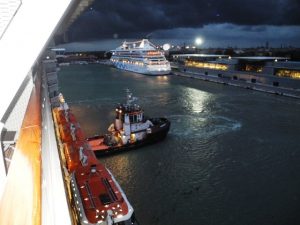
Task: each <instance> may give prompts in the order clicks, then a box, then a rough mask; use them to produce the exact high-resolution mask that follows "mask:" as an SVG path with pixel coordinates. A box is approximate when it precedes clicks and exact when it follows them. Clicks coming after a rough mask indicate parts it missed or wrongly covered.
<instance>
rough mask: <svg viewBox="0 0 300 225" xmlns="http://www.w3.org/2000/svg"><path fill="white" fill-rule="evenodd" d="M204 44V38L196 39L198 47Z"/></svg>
mask: <svg viewBox="0 0 300 225" xmlns="http://www.w3.org/2000/svg"><path fill="white" fill-rule="evenodd" d="M202 43H203V39H202V38H200V37H197V38H196V39H195V44H196V45H201V44H202Z"/></svg>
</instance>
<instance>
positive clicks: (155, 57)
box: [110, 39, 171, 75]
mask: <svg viewBox="0 0 300 225" xmlns="http://www.w3.org/2000/svg"><path fill="white" fill-rule="evenodd" d="M111 52H112V57H111V59H110V60H111V61H112V63H113V65H114V66H115V67H117V68H119V69H123V70H128V71H132V72H136V73H141V74H147V75H166V74H169V73H170V71H171V67H170V63H169V61H168V60H166V57H165V55H164V53H163V52H162V51H160V50H158V49H157V48H156V46H155V45H154V44H152V43H151V42H150V41H149V40H147V39H142V40H140V41H134V42H128V41H124V42H123V44H122V45H121V46H120V47H118V48H116V49H115V50H112V51H111Z"/></svg>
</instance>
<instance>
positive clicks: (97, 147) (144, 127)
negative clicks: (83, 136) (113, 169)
mask: <svg viewBox="0 0 300 225" xmlns="http://www.w3.org/2000/svg"><path fill="white" fill-rule="evenodd" d="M126 93H127V101H126V103H125V104H119V105H118V106H117V107H116V119H115V122H114V123H112V124H111V125H110V126H109V128H108V132H109V133H108V134H105V135H96V136H94V137H90V138H88V139H87V141H88V143H89V145H90V147H91V149H92V150H93V151H94V152H95V153H96V155H103V154H110V153H116V152H120V151H123V150H129V149H133V148H138V147H141V146H144V145H146V144H152V143H155V142H158V141H161V140H163V139H164V138H165V137H166V136H167V133H168V131H169V129H170V121H169V120H168V119H166V118H146V117H145V116H144V111H143V110H142V108H141V107H140V106H139V105H138V104H135V103H134V102H135V101H136V100H137V98H136V97H133V96H132V93H131V92H130V91H129V90H128V89H127V90H126Z"/></svg>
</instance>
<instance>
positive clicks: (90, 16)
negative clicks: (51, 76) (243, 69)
mask: <svg viewBox="0 0 300 225" xmlns="http://www.w3.org/2000/svg"><path fill="white" fill-rule="evenodd" d="M197 36H201V37H202V38H203V39H204V40H205V41H204V43H203V46H205V47H218V46H220V47H226V46H238V47H239V46H240V47H246V46H256V45H259V44H260V45H261V44H265V42H266V41H268V42H269V43H270V45H273V46H280V45H281V44H283V45H285V46H287V45H294V46H298V47H300V0H214V1H204V0H95V1H94V3H93V4H92V5H91V6H90V8H88V9H87V10H86V11H85V12H84V13H82V15H81V16H80V17H79V18H78V19H77V20H76V21H75V23H74V24H73V25H72V26H71V27H70V29H69V37H70V40H71V41H91V40H100V39H114V38H119V39H122V40H124V39H129V38H137V39H138V38H144V37H149V38H152V39H169V40H170V39H176V40H177V42H180V41H181V42H187V44H188V42H193V40H194V39H195V37H197Z"/></svg>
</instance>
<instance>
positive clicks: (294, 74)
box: [275, 69, 300, 79]
mask: <svg viewBox="0 0 300 225" xmlns="http://www.w3.org/2000/svg"><path fill="white" fill-rule="evenodd" d="M275 75H276V76H279V77H288V78H292V79H300V71H297V70H288V69H277V70H276V71H275Z"/></svg>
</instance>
